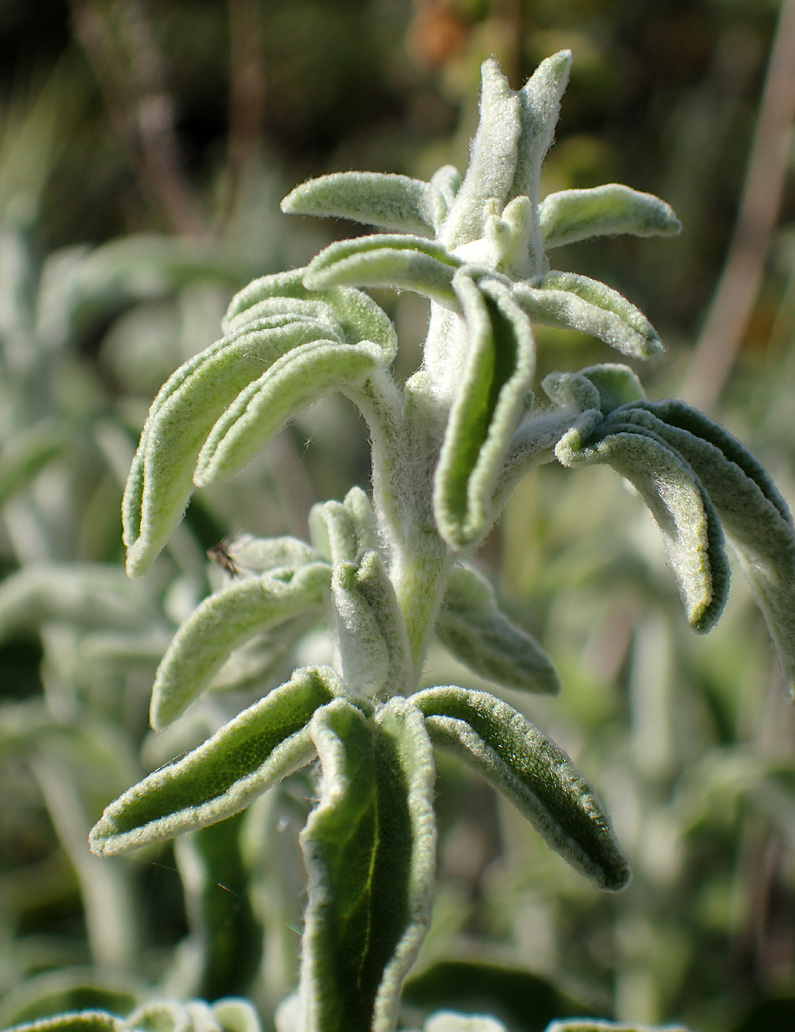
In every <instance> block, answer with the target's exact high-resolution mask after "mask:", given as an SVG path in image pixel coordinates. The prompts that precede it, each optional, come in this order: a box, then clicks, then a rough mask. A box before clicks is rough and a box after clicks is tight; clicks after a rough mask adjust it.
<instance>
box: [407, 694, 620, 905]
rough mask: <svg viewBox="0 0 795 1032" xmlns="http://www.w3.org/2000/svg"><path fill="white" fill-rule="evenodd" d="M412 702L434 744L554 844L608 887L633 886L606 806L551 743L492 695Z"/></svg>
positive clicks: (425, 696)
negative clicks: (467, 767)
mask: <svg viewBox="0 0 795 1032" xmlns="http://www.w3.org/2000/svg"><path fill="white" fill-rule="evenodd" d="M411 701H412V702H413V703H414V704H415V705H416V706H418V707H419V709H420V710H421V711H422V713H423V714H424V715H425V726H426V727H427V729H428V733H429V734H430V736H431V740H432V741H433V743H434V745H436V746H438V747H439V748H443V749H445V750H448V751H450V752H452V753H454V754H455V755H457V756H460V757H461V758H462V759H464V760H466V762H467V763H469V764H471V765H472V766H473V767H474V768H475V770H477V771H478V772H479V773H480V774H481V775H482V776H483V777H484V778H485V779H486V780H487V781H488V782H489V784H491V785H493V786H494V787H495V788H497V789H499V790H500V792H502V793H503V794H504V795H505V796H506V797H507V798H508V799H509V800H510V801H511V802H512V803H513V804H514V806H516V807H517V809H518V810H519V811H520V812H521V813H522V814H523V815H524V816H525V817H526V818H527V819H528V820H529V821H530V822H531V823H532V824H533V826H534V827H535V828H536V830H537V831H538V832H539V833H540V834H541V835H542V837H543V838H544V840H545V841H546V843H547V845H549V846H550V847H551V848H552V849H554V850H555V851H556V852H557V853H559V854H560V855H561V856H562V857H563V858H564V859H565V860H567V861H568V862H569V863H570V864H571V865H572V866H573V867H575V868H576V869H577V870H578V871H580V872H581V873H583V874H585V875H587V876H588V877H589V878H591V879H592V880H593V881H595V882H596V883H597V884H598V885H599V886H601V888H603V889H609V890H611V891H617V890H618V889H622V888H623V887H624V886H625V885H626V883H627V881H628V880H629V869H628V867H627V862H626V859H625V857H624V854H623V853H622V852H621V849H620V848H619V846H618V843H617V842H616V840H615V837H614V835H613V831H612V828H611V827H610V821H609V819H608V817H607V815H606V813H605V811H604V809H603V808H602V805H601V803H600V802H599V800H598V799H597V797H596V795H595V793H594V791H593V789H592V788H591V787H590V785H589V784H588V783H587V782H586V781H585V779H584V778H583V777H582V775H581V774H580V773H579V772H578V771H577V770H576V769H575V768H574V766H573V765H572V763H571V760H570V759H569V758H568V756H567V755H566V754H565V753H564V752H563V750H562V749H560V748H559V747H558V746H557V745H555V743H554V742H553V741H551V739H549V738H546V737H545V736H544V735H542V734H541V732H540V731H539V730H538V728H536V727H534V726H533V724H531V723H530V722H529V721H528V720H526V719H525V718H524V717H523V716H522V715H521V714H520V713H518V712H517V711H516V710H515V709H513V708H512V707H510V706H508V705H507V704H506V703H504V702H501V701H500V700H499V699H496V698H495V697H494V696H493V695H490V694H488V693H486V692H472V691H466V690H465V689H463V688H456V687H453V686H447V687H437V688H427V689H425V690H424V691H420V692H418V693H417V694H415V695H413V696H412V697H411Z"/></svg>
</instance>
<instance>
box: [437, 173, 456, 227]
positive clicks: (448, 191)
mask: <svg viewBox="0 0 795 1032" xmlns="http://www.w3.org/2000/svg"><path fill="white" fill-rule="evenodd" d="M431 186H432V187H433V188H434V190H436V193H437V196H438V197H439V199H440V201H441V202H442V204H443V206H444V213H443V218H442V221H444V217H446V215H447V212H448V211H449V210H450V209H451V208H452V206H453V203H454V201H455V198H456V194H457V193H458V191H459V190H460V189H461V173H460V172H459V171H458V169H457V168H456V167H455V166H454V165H442V167H441V168H438V169H437V170H436V171H435V172H434V174H433V175H432V176H431Z"/></svg>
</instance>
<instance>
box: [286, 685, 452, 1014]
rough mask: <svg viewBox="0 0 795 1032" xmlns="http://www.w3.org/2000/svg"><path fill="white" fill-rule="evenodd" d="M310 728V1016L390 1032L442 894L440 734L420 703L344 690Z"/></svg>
mask: <svg viewBox="0 0 795 1032" xmlns="http://www.w3.org/2000/svg"><path fill="white" fill-rule="evenodd" d="M311 728H312V736H313V740H314V742H315V746H316V748H317V752H318V756H319V757H320V764H321V770H322V781H321V793H320V801H319V803H318V805H317V807H316V808H315V809H314V810H313V811H312V813H311V815H310V817H309V820H308V821H307V824H306V827H305V829H304V831H303V832H302V833H301V847H302V849H303V851H304V856H305V858H306V867H307V873H308V877H309V905H308V908H307V912H306V924H305V930H304V949H303V959H302V968H301V988H300V993H299V996H300V1000H301V1007H302V1010H303V1015H302V1027H303V1028H304V1029H306V1030H307V1032H310V1030H312V1032H321V1030H323V1032H330V1030H332V1029H339V1030H340V1032H342V1030H343V1029H345V1030H346V1032H347V1030H349V1032H370V1030H372V1032H390V1030H392V1029H394V1027H395V1025H396V1022H397V1012H398V1003H399V995H400V988H401V985H402V983H403V979H404V977H405V975H406V972H407V971H408V969H409V967H410V965H411V963H412V962H413V960H414V957H415V956H416V953H417V950H418V948H419V945H420V943H421V941H422V938H423V936H424V934H425V930H426V927H427V924H428V921H429V916H430V905H431V900H432V896H433V885H434V867H435V862H436V830H435V820H434V811H433V789H434V764H433V756H432V750H431V745H430V741H429V739H428V736H427V734H426V732H425V729H424V726H423V721H422V717H421V715H420V713H419V712H418V711H417V709H416V708H415V707H414V706H413V705H411V703H410V702H408V701H407V700H405V699H398V698H396V699H392V700H391V701H390V702H389V703H388V704H387V705H386V706H384V707H383V708H381V709H380V710H379V711H378V715H377V717H376V718H375V719H369V720H368V719H366V718H365V716H364V715H363V714H362V713H360V712H359V711H358V710H356V709H355V708H354V707H353V706H351V705H349V704H347V703H345V702H344V701H337V702H335V703H332V704H331V705H329V706H326V707H324V708H323V709H322V710H319V711H318V713H317V714H316V716H315V717H314V718H313V720H312V725H311Z"/></svg>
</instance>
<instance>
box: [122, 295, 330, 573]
mask: <svg viewBox="0 0 795 1032" xmlns="http://www.w3.org/2000/svg"><path fill="white" fill-rule="evenodd" d="M265 321H267V322H268V325H262V323H263V322H265ZM259 325H260V328H259V329H256V328H255V329H250V330H249V331H247V332H243V331H239V332H237V333H232V334H231V335H229V336H227V337H224V338H223V339H222V340H220V341H218V342H216V343H215V344H213V345H212V346H211V347H210V348H208V349H206V350H205V351H204V352H202V353H201V354H200V355H197V356H195V357H194V358H192V359H191V360H190V361H189V362H186V363H185V364H184V365H183V366H181V368H180V369H178V370H177V372H176V373H174V375H173V376H171V377H170V379H169V380H168V381H167V382H166V384H165V385H164V386H163V387H162V388H161V390H160V393H159V394H158V396H157V398H156V399H155V401H154V403H153V404H152V408H151V409H150V412H149V417H148V419H147V422H146V425H145V427H144V429H143V432H142V434H141V441H140V444H139V446H138V451H137V453H136V456H135V459H134V460H133V465H132V468H131V470H130V475H129V478H128V480H127V486H126V489H125V493H124V502H123V506H122V511H123V517H124V543H125V545H126V546H127V550H128V554H127V569H128V572H129V573H130V574H131V575H133V576H135V575H138V574H141V573H143V572H144V571H145V570H146V568H147V567H148V566H149V564H150V563H151V562H152V560H153V559H154V558H155V556H156V555H157V554H158V552H159V551H160V550H161V548H162V547H163V545H164V544H165V543H166V541H167V540H168V538H169V537H170V535H171V533H172V532H173V530H174V528H175V527H176V526H177V525H178V524H179V522H180V521H181V519H182V516H183V514H184V511H185V507H186V505H187V503H188V500H189V498H190V496H191V494H192V493H193V472H194V468H195V465H196V459H197V456H198V454H199V452H200V450H201V446H202V444H203V443H204V441H205V439H206V437H207V434H208V433H209V432H210V429H211V428H212V426H213V424H214V423H215V421H216V420H217V419H218V418H219V416H220V415H221V414H222V413H223V412H224V410H225V409H226V408H227V406H228V405H229V404H230V403H231V402H232V401H233V400H234V399H235V398H236V397H237V395H238V394H239V393H240V391H241V390H243V389H244V388H245V387H246V386H247V385H248V384H249V383H250V382H251V381H252V379H256V378H258V377H259V376H261V374H262V370H263V367H264V368H268V367H269V366H271V365H272V364H273V363H274V362H275V361H277V360H278V358H279V357H280V356H282V355H284V354H285V352H288V351H289V350H290V349H292V348H295V347H300V346H301V345H304V346H306V342H307V341H311V340H317V339H318V338H320V339H327V338H328V337H329V335H330V334H331V333H332V328H331V326H330V324H329V322H328V319H323V320H318V319H305V318H302V317H301V315H300V314H297V315H295V316H289V315H278V316H271V317H268V318H267V320H264V319H263V320H262V321H261V322H260V323H259Z"/></svg>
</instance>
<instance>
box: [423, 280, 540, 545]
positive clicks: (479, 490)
mask: <svg viewBox="0 0 795 1032" xmlns="http://www.w3.org/2000/svg"><path fill="white" fill-rule="evenodd" d="M455 285H456V292H457V294H458V297H459V299H460V301H461V305H462V307H463V310H464V317H465V319H466V323H467V330H468V336H469V342H468V350H467V354H466V365H465V367H464V369H463V370H462V373H461V383H460V386H459V388H458V392H457V394H456V397H455V400H454V402H453V405H452V408H451V410H450V416H449V419H448V423H447V429H446V431H445V436H444V443H443V444H442V448H441V451H440V453H439V463H438V465H437V468H436V474H435V480H434V512H435V516H436V522H437V526H438V528H439V532H440V534H441V535H442V537H443V538H444V539H445V540H446V541H447V543H448V544H449V545H450V546H451V547H452V548H456V549H462V548H468V547H470V546H473V545H477V544H479V542H480V541H481V540H482V539H483V537H484V536H485V534H486V533H487V531H488V529H489V527H490V526H491V523H492V521H493V519H494V516H495V513H494V511H493V502H492V496H493V492H494V486H495V484H496V481H497V477H498V475H499V472H500V469H501V467H502V464H503V461H504V459H505V456H506V455H507V453H508V449H509V447H510V443H511V438H512V436H513V433H514V431H515V430H516V427H517V425H518V423H519V420H520V419H521V417H522V415H523V413H524V411H525V408H526V403H527V393H528V391H529V388H530V382H531V380H532V377H533V371H534V367H535V352H534V342H533V334H532V331H531V329H530V324H529V322H528V321H527V319H526V318H525V316H524V315H523V313H522V311H521V310H520V308H519V307H518V305H516V303H515V302H514V300H513V298H512V296H511V293H510V290H509V288H508V287H506V286H505V285H504V284H502V283H499V282H497V281H496V280H488V279H486V280H481V282H480V283H479V284H476V283H474V282H473V280H472V279H471V278H470V277H469V276H467V275H463V274H462V275H459V276H457V277H456V280H455Z"/></svg>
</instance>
